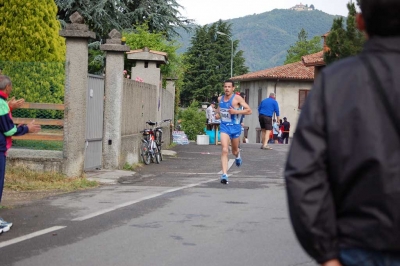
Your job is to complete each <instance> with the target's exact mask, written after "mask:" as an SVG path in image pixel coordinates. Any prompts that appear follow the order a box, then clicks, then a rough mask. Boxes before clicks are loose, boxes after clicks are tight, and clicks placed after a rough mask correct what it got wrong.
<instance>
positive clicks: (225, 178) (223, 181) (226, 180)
mask: <svg viewBox="0 0 400 266" xmlns="http://www.w3.org/2000/svg"><path fill="white" fill-rule="evenodd" d="M221 183H222V184H224V185H228V175H227V174H223V175H222V176H221Z"/></svg>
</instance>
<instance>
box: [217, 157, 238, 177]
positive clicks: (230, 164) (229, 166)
mask: <svg viewBox="0 0 400 266" xmlns="http://www.w3.org/2000/svg"><path fill="white" fill-rule="evenodd" d="M234 162H235V159H229V161H228V171H229V169H231V167H232V165H233V163H234ZM218 174H219V175H222V174H223V173H222V170H221V171H219V172H218Z"/></svg>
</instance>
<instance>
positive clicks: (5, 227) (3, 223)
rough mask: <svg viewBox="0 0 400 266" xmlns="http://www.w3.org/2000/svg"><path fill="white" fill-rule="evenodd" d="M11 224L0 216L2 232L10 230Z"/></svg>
mask: <svg viewBox="0 0 400 266" xmlns="http://www.w3.org/2000/svg"><path fill="white" fill-rule="evenodd" d="M12 225H13V224H12V223H8V222H6V221H4V220H3V219H2V218H0V230H2V231H3V232H4V233H5V232H8V231H10V229H11V226H12Z"/></svg>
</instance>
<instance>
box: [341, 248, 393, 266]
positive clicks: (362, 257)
mask: <svg viewBox="0 0 400 266" xmlns="http://www.w3.org/2000/svg"><path fill="white" fill-rule="evenodd" d="M340 262H341V263H342V264H343V266H353V265H354V266H355V265H357V266H358V265H359V266H361V265H362V266H387V265H388V266H399V265H400V255H399V254H395V253H394V252H392V253H388V252H381V251H374V250H365V249H360V248H346V249H341V250H340Z"/></svg>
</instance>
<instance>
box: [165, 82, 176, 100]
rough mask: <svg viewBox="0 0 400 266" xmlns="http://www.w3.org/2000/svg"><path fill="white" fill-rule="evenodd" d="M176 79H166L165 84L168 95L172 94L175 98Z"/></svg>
mask: <svg viewBox="0 0 400 266" xmlns="http://www.w3.org/2000/svg"><path fill="white" fill-rule="evenodd" d="M176 80H177V79H176V78H166V81H167V84H166V89H167V91H169V92H170V93H172V95H173V96H174V98H175V82H176Z"/></svg>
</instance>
